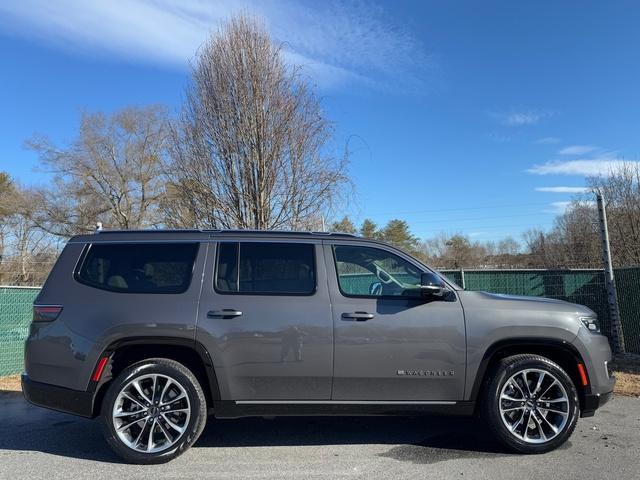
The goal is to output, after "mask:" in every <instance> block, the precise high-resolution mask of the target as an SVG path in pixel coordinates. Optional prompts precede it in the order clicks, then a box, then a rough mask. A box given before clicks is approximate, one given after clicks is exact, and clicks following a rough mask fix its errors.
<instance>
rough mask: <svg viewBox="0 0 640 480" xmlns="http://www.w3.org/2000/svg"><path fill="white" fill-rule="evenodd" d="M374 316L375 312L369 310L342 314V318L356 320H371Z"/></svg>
mask: <svg viewBox="0 0 640 480" xmlns="http://www.w3.org/2000/svg"><path fill="white" fill-rule="evenodd" d="M373 317H375V315H374V314H373V313H367V312H352V313H343V314H342V320H351V321H353V320H355V321H356V322H366V321H367V320H371V319H372V318H373Z"/></svg>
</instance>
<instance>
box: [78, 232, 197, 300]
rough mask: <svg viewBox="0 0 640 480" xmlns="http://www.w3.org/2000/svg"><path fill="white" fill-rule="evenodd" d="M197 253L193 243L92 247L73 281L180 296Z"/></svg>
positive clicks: (189, 276) (185, 286) (187, 283)
mask: <svg viewBox="0 0 640 480" xmlns="http://www.w3.org/2000/svg"><path fill="white" fill-rule="evenodd" d="M197 251H198V244H197V243H124V244H93V245H91V246H90V247H89V251H88V252H87V254H86V256H85V259H84V261H83V262H82V267H81V268H80V270H79V271H78V273H77V276H76V278H77V279H78V280H79V281H80V282H82V283H85V284H87V285H91V286H93V287H97V288H102V289H104V290H111V291H114V292H124V293H182V292H184V291H185V290H187V288H189V284H190V283H191V272H192V271H193V261H194V259H195V256H196V253H197Z"/></svg>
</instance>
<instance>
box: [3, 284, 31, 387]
mask: <svg viewBox="0 0 640 480" xmlns="http://www.w3.org/2000/svg"><path fill="white" fill-rule="evenodd" d="M39 291H40V289H39V288H19V287H0V376H3V375H11V374H14V373H19V372H21V371H22V369H23V354H24V340H25V339H26V338H27V334H28V333H29V323H31V313H32V309H31V306H32V304H33V301H34V300H35V298H36V296H37V295H38V292H39Z"/></svg>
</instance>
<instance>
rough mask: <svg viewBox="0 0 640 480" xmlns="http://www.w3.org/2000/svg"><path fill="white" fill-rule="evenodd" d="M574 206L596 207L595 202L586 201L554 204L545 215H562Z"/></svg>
mask: <svg viewBox="0 0 640 480" xmlns="http://www.w3.org/2000/svg"><path fill="white" fill-rule="evenodd" d="M574 205H580V206H585V207H592V206H595V202H594V201H592V200H586V201H582V202H578V203H574V202H553V203H551V204H550V205H549V206H550V207H551V208H550V209H548V210H545V213H554V214H556V215H562V214H563V213H565V212H566V211H567V210H569V209H570V208H571V207H572V206H574Z"/></svg>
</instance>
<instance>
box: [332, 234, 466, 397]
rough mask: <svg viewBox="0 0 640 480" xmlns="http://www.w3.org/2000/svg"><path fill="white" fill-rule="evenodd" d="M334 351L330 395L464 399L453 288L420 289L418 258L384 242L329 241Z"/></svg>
mask: <svg viewBox="0 0 640 480" xmlns="http://www.w3.org/2000/svg"><path fill="white" fill-rule="evenodd" d="M324 250H325V262H326V264H327V274H328V275H329V289H330V295H331V303H332V308H333V323H334V338H335V353H334V381H333V393H332V400H360V401H365V400H366V401H375V400H377V401H458V400H462V399H463V395H464V380H465V363H466V358H465V357H466V345H465V325H464V314H463V310H462V306H461V305H460V301H459V300H458V298H457V295H456V294H455V292H450V293H449V294H447V295H445V296H444V297H443V298H439V299H435V298H430V299H427V298H424V297H421V296H420V294H419V288H418V287H419V285H420V275H421V273H422V272H423V271H424V267H421V266H420V265H419V264H417V262H414V261H412V260H411V259H410V257H408V256H405V255H404V254H402V253H401V252H399V251H396V250H395V249H392V248H391V247H386V246H375V247H373V246H371V244H367V243H364V242H363V243H358V242H344V243H340V242H338V241H326V242H325V246H324Z"/></svg>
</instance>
